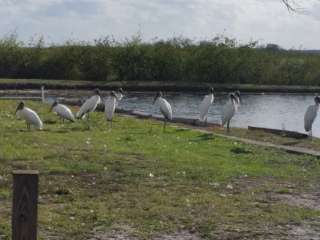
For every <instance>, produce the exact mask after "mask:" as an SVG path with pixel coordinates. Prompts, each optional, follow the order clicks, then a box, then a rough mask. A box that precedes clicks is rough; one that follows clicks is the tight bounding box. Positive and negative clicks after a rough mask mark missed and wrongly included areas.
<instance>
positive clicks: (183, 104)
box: [119, 93, 320, 137]
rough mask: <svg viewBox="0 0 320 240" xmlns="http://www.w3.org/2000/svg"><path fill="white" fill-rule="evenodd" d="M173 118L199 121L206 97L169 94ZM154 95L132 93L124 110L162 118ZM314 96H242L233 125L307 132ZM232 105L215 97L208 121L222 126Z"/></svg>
mask: <svg viewBox="0 0 320 240" xmlns="http://www.w3.org/2000/svg"><path fill="white" fill-rule="evenodd" d="M165 97H166V99H167V100H168V101H169V102H170V103H171V105H172V108H173V112H174V116H179V117H192V118H197V117H198V115H199V110H198V106H199V104H200V102H201V101H202V98H203V93H194V94H191V93H168V94H166V96H165ZM153 98H154V93H129V94H128V95H127V97H126V98H124V99H123V101H122V102H121V103H120V105H119V107H121V108H124V109H128V110H129V109H135V110H141V111H144V112H149V113H154V114H159V108H158V107H157V106H155V105H152V101H153ZM313 98H314V95H312V94H306V95H303V94H278V93H277V94H242V104H241V107H240V108H239V111H238V112H237V113H236V115H235V116H234V118H233V119H232V121H231V126H236V127H241V128H247V127H248V126H249V125H250V126H256V127H267V128H276V129H285V130H292V131H299V132H304V113H305V111H306V109H307V107H308V106H309V105H311V104H313V103H314V101H313ZM227 101H229V99H228V95H227V94H215V101H214V104H213V105H212V106H211V107H210V109H209V114H208V121H209V122H215V123H220V121H221V120H220V119H221V111H222V107H223V106H224V104H226V102H227ZM313 135H314V136H318V137H320V117H319V118H317V119H316V120H315V122H314V125H313Z"/></svg>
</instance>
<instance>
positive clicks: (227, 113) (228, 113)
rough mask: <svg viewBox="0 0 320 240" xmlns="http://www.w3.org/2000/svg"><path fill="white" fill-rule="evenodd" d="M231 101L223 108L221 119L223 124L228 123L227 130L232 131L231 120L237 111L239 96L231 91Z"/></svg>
mask: <svg viewBox="0 0 320 240" xmlns="http://www.w3.org/2000/svg"><path fill="white" fill-rule="evenodd" d="M229 96H230V102H228V103H227V104H226V105H225V106H224V107H223V109H222V116H221V120H222V124H221V125H222V126H224V125H225V124H227V131H228V132H229V131H230V120H231V119H232V117H233V116H234V114H235V112H236V108H237V106H236V105H237V97H236V96H235V95H234V94H233V93H231V94H230V95H229Z"/></svg>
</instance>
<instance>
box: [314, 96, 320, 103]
mask: <svg viewBox="0 0 320 240" xmlns="http://www.w3.org/2000/svg"><path fill="white" fill-rule="evenodd" d="M314 102H315V103H316V104H317V105H319V104H320V97H319V96H315V98H314Z"/></svg>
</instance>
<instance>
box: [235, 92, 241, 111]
mask: <svg viewBox="0 0 320 240" xmlns="http://www.w3.org/2000/svg"><path fill="white" fill-rule="evenodd" d="M234 96H235V97H236V100H237V101H236V112H237V111H238V110H239V107H240V105H241V102H242V99H241V94H240V91H239V90H237V91H235V92H234Z"/></svg>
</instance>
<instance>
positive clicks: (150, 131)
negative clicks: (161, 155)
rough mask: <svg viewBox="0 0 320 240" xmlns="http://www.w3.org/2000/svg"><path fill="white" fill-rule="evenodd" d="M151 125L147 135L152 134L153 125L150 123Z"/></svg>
mask: <svg viewBox="0 0 320 240" xmlns="http://www.w3.org/2000/svg"><path fill="white" fill-rule="evenodd" d="M150 124H151V127H150V129H149V133H150V134H151V133H152V126H153V124H152V123H150Z"/></svg>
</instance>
